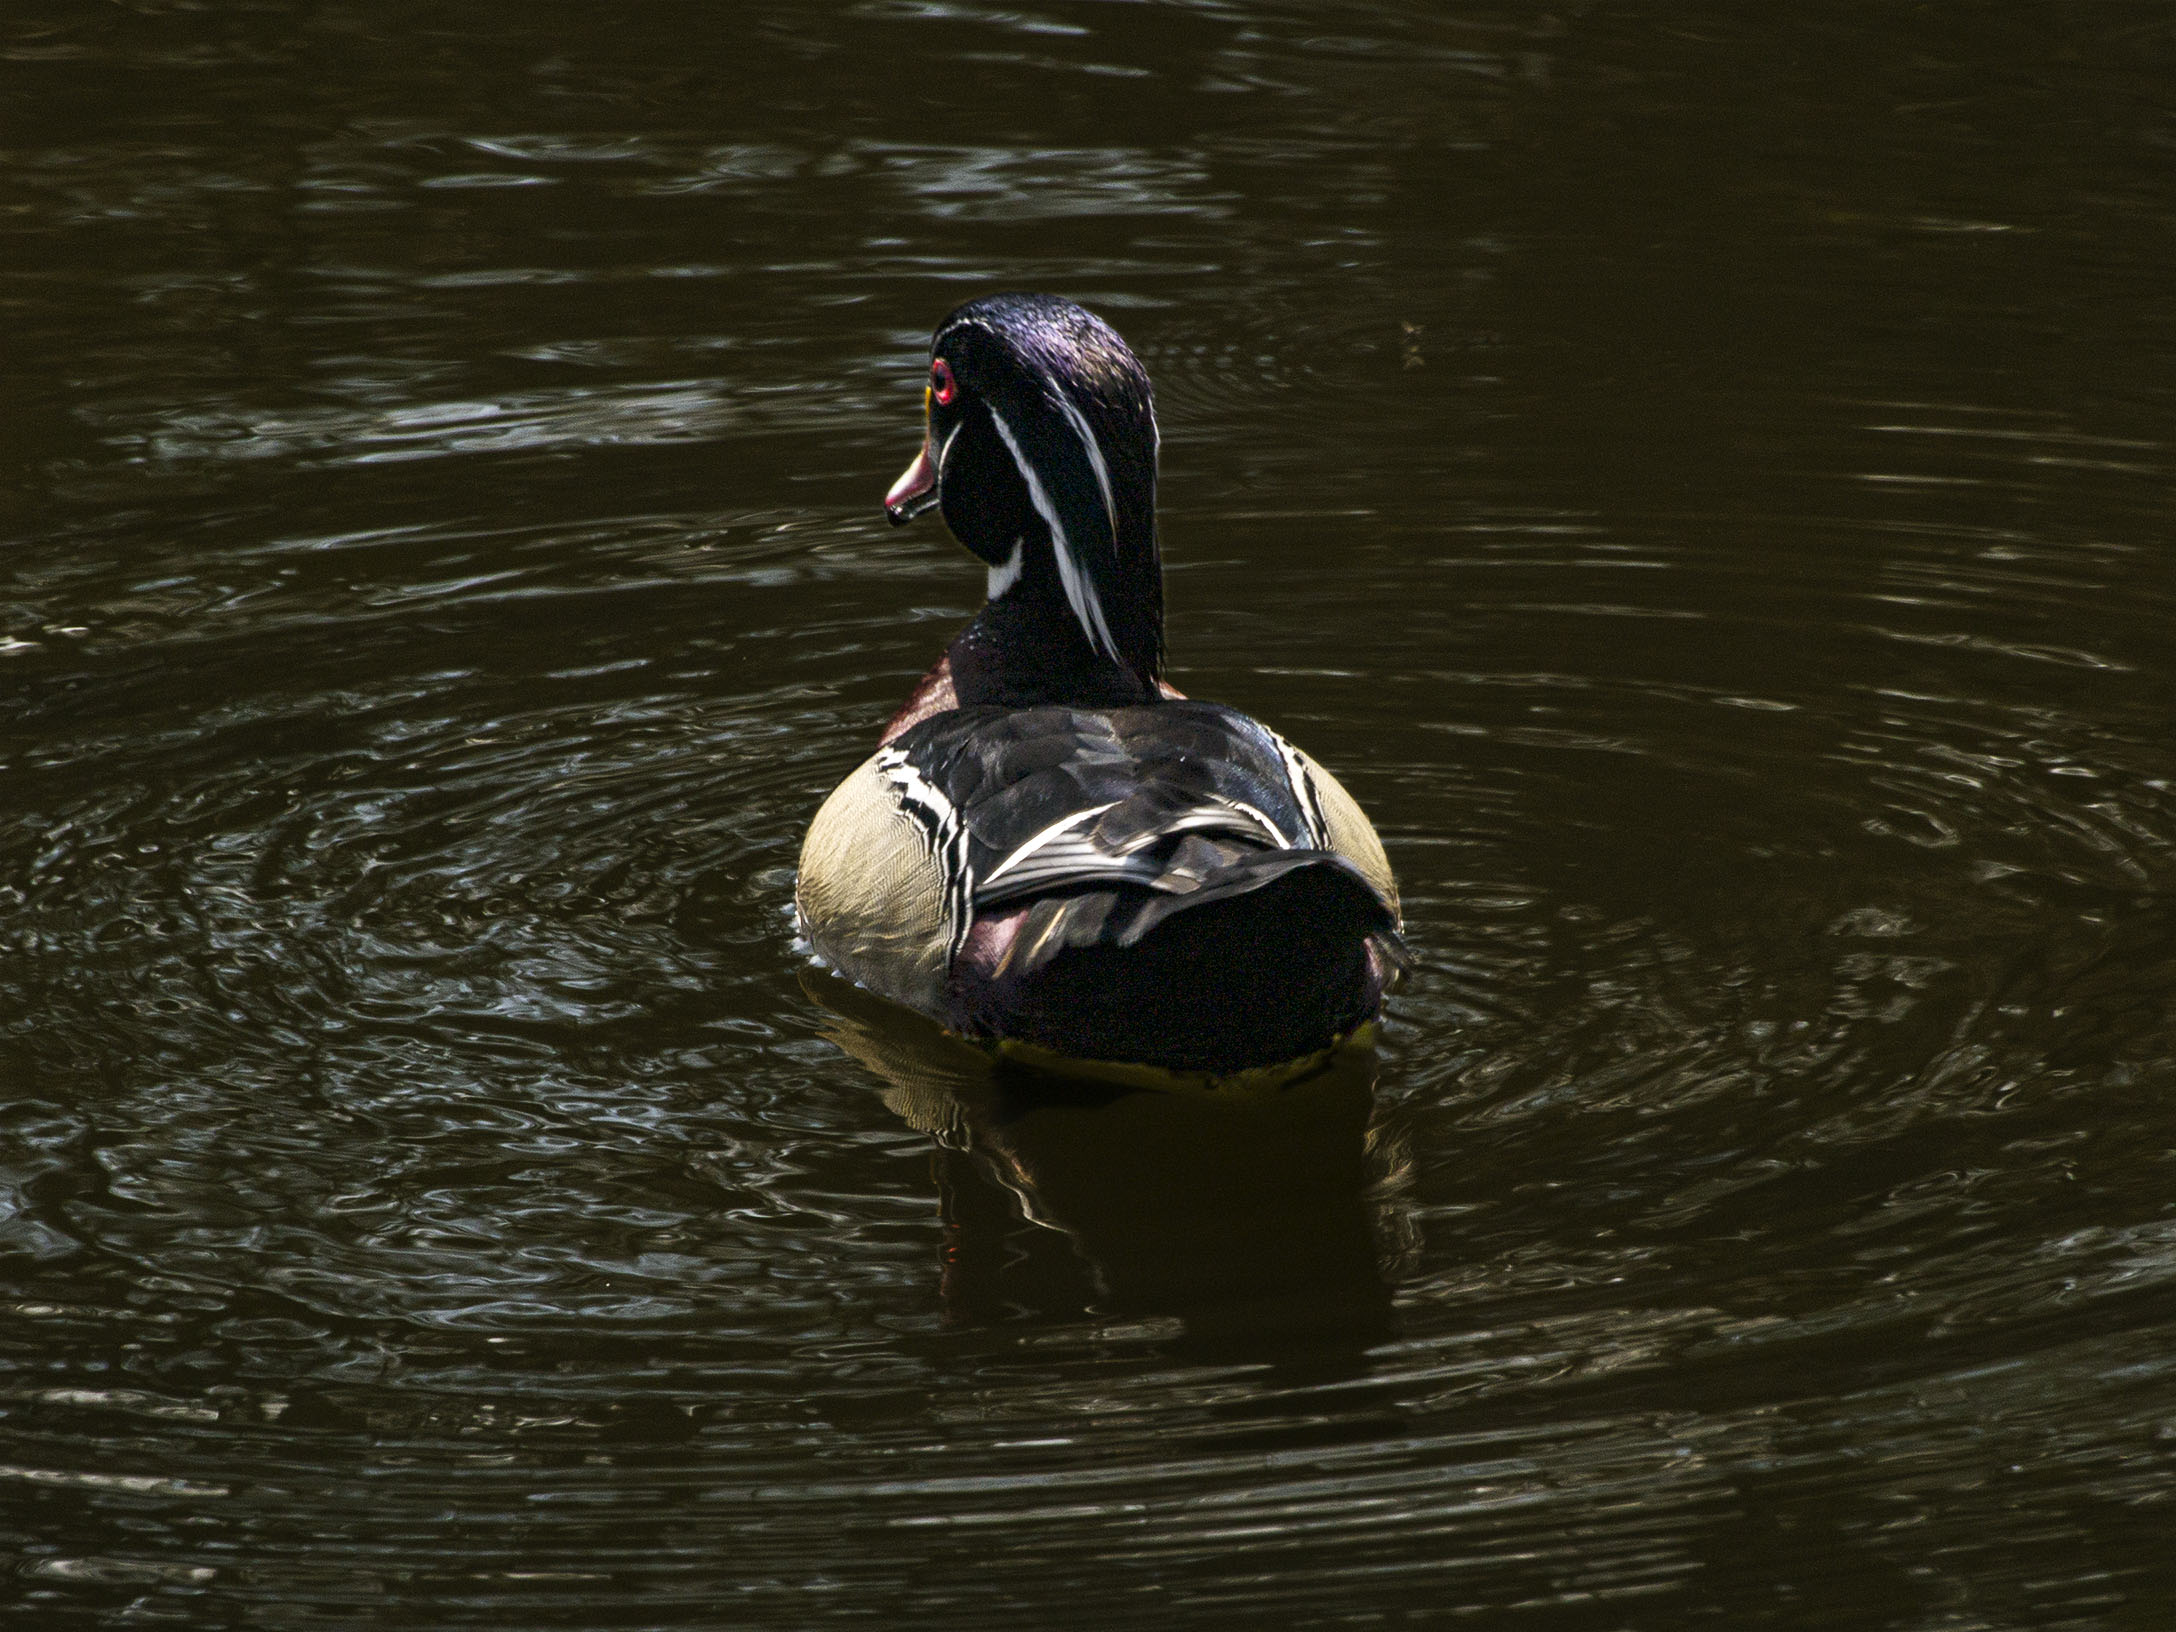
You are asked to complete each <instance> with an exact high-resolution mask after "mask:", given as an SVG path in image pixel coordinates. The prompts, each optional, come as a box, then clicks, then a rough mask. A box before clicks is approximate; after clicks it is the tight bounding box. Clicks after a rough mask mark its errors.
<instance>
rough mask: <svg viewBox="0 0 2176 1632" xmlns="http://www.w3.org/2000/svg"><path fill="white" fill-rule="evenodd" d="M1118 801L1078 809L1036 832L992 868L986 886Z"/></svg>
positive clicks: (985, 879)
mask: <svg viewBox="0 0 2176 1632" xmlns="http://www.w3.org/2000/svg"><path fill="white" fill-rule="evenodd" d="M1117 803H1118V801H1117V800H1116V799H1113V800H1112V801H1111V802H1110V804H1107V805H1093V806H1091V807H1089V808H1088V809H1087V810H1076V811H1074V812H1073V814H1072V815H1070V816H1061V817H1059V818H1058V820H1056V821H1054V822H1052V823H1051V824H1050V825H1049V826H1048V827H1046V828H1044V829H1043V830H1042V831H1041V832H1040V833H1038V834H1036V835H1035V837H1033V838H1032V839H1029V840H1028V841H1027V842H1026V843H1025V844H1023V845H1021V846H1020V847H1019V848H1018V849H1017V850H1015V851H1014V852H1013V853H1012V854H1011V855H1009V856H1007V857H1006V858H1005V859H1004V860H1003V861H1001V862H999V863H998V864H997V865H996V866H995V867H993V868H991V869H990V871H989V874H988V876H987V877H985V878H984V879H983V880H982V882H983V884H984V886H985V887H987V886H989V885H991V884H995V883H996V882H997V881H998V880H999V879H1001V878H1003V877H1004V876H1005V875H1006V874H1007V873H1009V872H1011V871H1012V870H1013V869H1014V868H1015V867H1017V866H1019V865H1020V863H1022V862H1023V861H1025V860H1027V859H1028V857H1030V856H1032V855H1034V854H1035V852H1036V851H1038V850H1040V849H1042V847H1043V846H1044V845H1046V844H1048V843H1049V842H1050V841H1051V840H1052V839H1054V838H1056V837H1058V836H1059V835H1060V834H1061V833H1065V832H1067V831H1069V830H1071V829H1073V828H1075V827H1078V826H1079V825H1080V824H1081V823H1082V822H1085V821H1087V820H1088V819H1089V818H1090V817H1093V816H1100V815H1102V814H1103V813H1104V812H1105V811H1106V810H1109V809H1110V808H1111V805H1115V804H1117Z"/></svg>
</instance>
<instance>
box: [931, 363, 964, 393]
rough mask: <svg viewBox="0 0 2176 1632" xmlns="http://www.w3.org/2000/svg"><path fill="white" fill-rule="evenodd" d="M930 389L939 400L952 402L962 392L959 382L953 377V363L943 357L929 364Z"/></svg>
mask: <svg viewBox="0 0 2176 1632" xmlns="http://www.w3.org/2000/svg"><path fill="white" fill-rule="evenodd" d="M929 390H930V395H932V396H934V397H935V398H936V399H937V400H938V401H939V402H945V403H948V402H950V401H951V400H952V399H953V398H954V397H956V396H958V395H959V394H960V387H959V382H958V381H957V380H955V379H953V378H952V365H951V364H950V363H948V362H946V361H945V360H944V359H943V358H942V357H940V358H938V359H937V360H936V361H935V362H934V363H931V364H930V365H929Z"/></svg>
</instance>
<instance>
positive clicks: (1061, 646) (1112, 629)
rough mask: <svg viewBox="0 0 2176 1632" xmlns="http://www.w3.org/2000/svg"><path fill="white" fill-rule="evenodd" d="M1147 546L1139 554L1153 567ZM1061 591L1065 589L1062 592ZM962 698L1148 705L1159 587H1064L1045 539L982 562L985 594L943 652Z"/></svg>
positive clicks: (1158, 665) (1153, 686)
mask: <svg viewBox="0 0 2176 1632" xmlns="http://www.w3.org/2000/svg"><path fill="white" fill-rule="evenodd" d="M1153 552H1154V546H1153V544H1152V545H1151V546H1150V548H1149V556H1148V559H1149V561H1150V563H1151V570H1152V571H1153V570H1154V566H1153V563H1154V559H1155V558H1154V553H1153ZM1069 589H1070V593H1069ZM949 655H950V657H951V660H952V684H953V686H954V688H955V689H956V690H957V692H958V694H959V700H960V702H961V703H963V704H974V703H995V704H1000V705H1002V706H1005V707H1008V708H1033V707H1037V706H1040V705H1044V704H1057V705H1061V706H1064V707H1069V708H1122V707H1126V706H1128V705H1131V704H1136V703H1150V702H1155V701H1156V700H1157V699H1158V697H1159V696H1160V695H1161V693H1160V692H1159V690H1158V687H1157V682H1158V681H1159V680H1161V679H1162V678H1163V584H1162V574H1161V573H1160V572H1157V573H1156V577H1155V581H1154V583H1153V586H1152V588H1151V592H1150V593H1148V594H1146V595H1144V594H1143V591H1142V586H1139V585H1135V586H1132V590H1131V593H1130V594H1127V595H1124V596H1123V597H1121V596H1119V595H1117V594H1115V593H1114V586H1110V585H1096V584H1094V583H1093V582H1083V581H1081V580H1078V579H1076V581H1075V582H1074V583H1073V584H1072V585H1070V586H1068V584H1067V583H1066V582H1065V580H1064V577H1063V576H1062V575H1061V573H1060V572H1059V570H1058V566H1057V563H1056V560H1055V557H1054V555H1053V553H1052V551H1051V548H1050V544H1049V541H1048V539H1047V538H1044V537H1029V538H1025V539H1023V540H1021V541H1020V542H1019V543H1018V544H1016V545H1015V546H1014V548H1013V551H1012V554H1011V555H1010V556H1009V557H1008V558H1007V560H1006V561H1005V563H1004V564H1002V565H999V566H995V567H992V568H991V569H990V599H989V602H988V604H986V605H985V606H984V607H983V609H982V611H981V613H980V615H979V616H977V617H976V619H975V621H974V622H972V623H970V624H969V625H968V626H967V627H966V628H965V629H963V630H961V631H960V633H959V634H958V635H957V636H956V637H954V639H953V641H952V645H951V647H950V650H949Z"/></svg>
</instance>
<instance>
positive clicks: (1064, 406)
mask: <svg viewBox="0 0 2176 1632" xmlns="http://www.w3.org/2000/svg"><path fill="white" fill-rule="evenodd" d="M1058 411H1059V412H1060V413H1062V414H1064V415H1065V417H1066V418H1067V419H1069V420H1071V421H1072V423H1073V429H1074V430H1075V431H1076V432H1077V433H1078V434H1079V436H1080V445H1081V446H1082V447H1084V448H1086V449H1087V450H1088V464H1089V468H1090V469H1092V470H1094V472H1095V473H1096V486H1097V487H1098V488H1100V489H1102V491H1103V514H1104V515H1105V516H1106V517H1107V518H1108V519H1109V521H1110V524H1111V548H1112V549H1113V550H1116V549H1117V548H1118V501H1117V500H1116V499H1114V498H1112V497H1111V472H1110V469H1109V467H1108V466H1106V465H1105V464H1104V463H1103V449H1102V448H1101V447H1099V446H1098V445H1097V443H1096V434H1095V432H1093V431H1091V430H1090V429H1089V428H1088V421H1087V420H1085V419H1083V418H1082V417H1081V412H1080V410H1079V409H1078V408H1076V407H1074V406H1073V405H1072V404H1071V403H1070V402H1068V401H1066V399H1065V394H1064V393H1063V392H1062V391H1061V392H1060V393H1059V394H1058Z"/></svg>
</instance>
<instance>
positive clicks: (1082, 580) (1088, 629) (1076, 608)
mask: <svg viewBox="0 0 2176 1632" xmlns="http://www.w3.org/2000/svg"><path fill="white" fill-rule="evenodd" d="M990 423H991V424H993V425H995V426H996V427H997V434H998V436H999V438H1000V439H1002V440H1003V442H1004V444H1005V451H1006V452H1007V453H1009V454H1011V455H1012V462H1013V464H1014V465H1015V466H1016V467H1018V469H1019V471H1020V479H1021V480H1022V481H1023V482H1025V483H1027V487H1028V503H1030V504H1032V505H1034V506H1035V513H1036V514H1037V515H1039V516H1041V517H1042V518H1043V524H1044V525H1045V526H1046V527H1048V528H1049V529H1050V553H1051V554H1052V555H1054V556H1056V557H1057V561H1058V581H1059V582H1060V583H1061V584H1063V585H1064V586H1065V599H1066V604H1067V605H1068V606H1070V607H1072V609H1073V617H1074V620H1075V621H1076V622H1077V623H1079V625H1080V626H1081V630H1082V632H1083V633H1085V634H1086V635H1087V637H1088V644H1089V645H1091V646H1093V647H1094V648H1095V649H1096V650H1097V651H1099V652H1101V653H1103V655H1104V656H1106V657H1108V658H1109V659H1110V660H1111V661H1112V662H1113V663H1115V662H1117V661H1118V642H1117V641H1115V640H1113V639H1112V638H1111V626H1110V625H1109V624H1108V623H1106V622H1105V621H1104V618H1103V602H1102V600H1101V599H1100V598H1099V597H1098V596H1097V595H1096V586H1095V584H1094V583H1093V582H1092V581H1091V580H1090V579H1089V577H1088V575H1087V574H1086V573H1085V572H1083V571H1082V570H1081V565H1080V563H1079V562H1078V561H1076V560H1074V559H1073V545H1072V541H1071V540H1070V539H1068V538H1067V537H1066V536H1065V523H1064V522H1062V521H1060V520H1059V519H1058V508H1057V506H1056V505H1054V504H1052V503H1051V502H1050V495H1049V493H1048V492H1046V491H1045V490H1044V488H1043V479H1042V478H1041V477H1040V476H1038V475H1036V474H1035V467H1034V466H1033V465H1030V464H1029V463H1028V461H1027V456H1026V455H1025V454H1023V453H1021V451H1020V443H1019V440H1018V438H1016V437H1015V436H1014V435H1013V434H1012V427H1011V426H1010V425H1008V424H1006V423H1005V416H1004V415H1002V414H1000V413H999V412H998V411H997V410H996V409H995V408H992V409H991V410H990Z"/></svg>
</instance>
